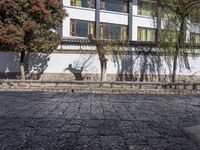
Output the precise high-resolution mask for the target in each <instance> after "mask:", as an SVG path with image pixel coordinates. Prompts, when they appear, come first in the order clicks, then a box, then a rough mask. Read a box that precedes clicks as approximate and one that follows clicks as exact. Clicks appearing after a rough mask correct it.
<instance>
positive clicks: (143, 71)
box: [114, 47, 164, 82]
mask: <svg viewBox="0 0 200 150" xmlns="http://www.w3.org/2000/svg"><path fill="white" fill-rule="evenodd" d="M114 57H115V58H114V59H115V62H117V66H118V67H117V68H118V71H117V72H118V76H117V80H118V81H139V82H143V81H151V82H153V81H155V80H156V81H161V75H160V74H161V72H163V69H164V68H163V67H162V63H161V58H160V56H159V55H156V53H154V49H153V48H151V47H136V48H135V51H134V53H133V51H132V50H131V52H130V53H129V54H124V55H121V56H114Z"/></svg>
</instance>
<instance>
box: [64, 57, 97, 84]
mask: <svg viewBox="0 0 200 150" xmlns="http://www.w3.org/2000/svg"><path fill="white" fill-rule="evenodd" d="M92 63H93V61H92V55H89V56H82V55H80V58H79V60H77V61H74V62H73V63H72V64H69V65H68V67H67V68H65V69H64V71H67V70H68V71H69V72H70V73H72V74H73V75H74V77H75V80H84V79H85V77H86V76H87V74H86V72H87V71H89V70H91V69H92V68H93V67H92V68H91V64H92ZM83 73H84V74H83Z"/></svg>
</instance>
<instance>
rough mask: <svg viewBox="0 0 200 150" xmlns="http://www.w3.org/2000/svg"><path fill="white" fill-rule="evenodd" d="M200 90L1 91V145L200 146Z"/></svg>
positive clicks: (71, 149)
mask: <svg viewBox="0 0 200 150" xmlns="http://www.w3.org/2000/svg"><path fill="white" fill-rule="evenodd" d="M196 124H200V95H142V94H116V95H114V94H74V93H45V92H0V149H1V150H57V149H58V150H199V149H200V147H198V143H195V141H193V140H192V139H191V138H190V137H189V136H187V135H186V134H184V132H183V131H182V128H183V127H187V126H192V125H196Z"/></svg>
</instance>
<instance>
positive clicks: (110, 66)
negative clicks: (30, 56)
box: [45, 53, 200, 75]
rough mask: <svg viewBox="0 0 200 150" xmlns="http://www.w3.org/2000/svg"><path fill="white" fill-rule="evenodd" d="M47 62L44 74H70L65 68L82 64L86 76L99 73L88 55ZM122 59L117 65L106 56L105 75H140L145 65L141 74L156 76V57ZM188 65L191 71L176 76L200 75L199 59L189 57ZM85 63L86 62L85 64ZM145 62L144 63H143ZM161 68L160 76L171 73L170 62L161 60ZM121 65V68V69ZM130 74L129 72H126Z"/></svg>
mask: <svg viewBox="0 0 200 150" xmlns="http://www.w3.org/2000/svg"><path fill="white" fill-rule="evenodd" d="M49 58H50V59H49V61H48V65H47V69H46V70H45V73H70V72H69V71H64V70H65V68H67V67H68V66H69V64H72V66H73V67H74V68H77V69H80V68H81V66H83V64H85V66H84V67H85V69H84V70H83V73H86V74H87V73H88V74H99V73H100V64H99V59H98V56H97V55H90V54H58V53H57V54H51V55H50V56H49ZM121 58H122V59H118V61H119V63H118V64H119V65H118V64H117V61H114V59H113V57H112V56H108V59H109V61H108V63H107V73H108V74H117V72H118V71H120V70H122V68H125V69H124V70H130V69H131V68H133V72H132V73H133V74H141V72H142V69H143V68H144V65H146V67H147V68H146V71H145V72H143V73H145V74H148V73H153V74H157V73H158V70H157V65H158V64H157V63H156V59H157V58H156V57H155V56H152V57H150V58H147V60H146V61H145V59H144V57H143V56H140V57H138V56H121ZM188 60H189V64H190V66H191V70H187V69H179V68H180V67H178V70H177V75H200V67H199V64H200V57H196V58H195V59H193V58H191V57H189V58H188ZM85 61H87V62H86V63H85ZM144 62H146V63H144ZM161 62H162V66H161V67H160V69H159V71H160V74H161V75H168V74H171V72H172V68H171V66H172V64H170V63H172V61H168V62H167V61H166V60H164V57H162V58H161ZM122 64H123V67H122ZM128 73H130V71H129V72H128Z"/></svg>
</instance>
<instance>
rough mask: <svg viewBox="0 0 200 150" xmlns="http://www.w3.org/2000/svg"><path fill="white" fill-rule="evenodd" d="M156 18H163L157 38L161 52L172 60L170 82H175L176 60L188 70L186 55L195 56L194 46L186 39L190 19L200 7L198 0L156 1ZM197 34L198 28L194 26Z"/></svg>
mask: <svg viewBox="0 0 200 150" xmlns="http://www.w3.org/2000/svg"><path fill="white" fill-rule="evenodd" d="M157 2H158V18H159V19H160V18H163V20H164V21H162V23H163V29H161V31H160V32H161V35H160V38H159V46H160V50H161V52H162V53H163V54H164V55H165V56H169V57H172V58H173V60H172V61H173V65H172V79H171V80H172V82H176V72H177V66H178V59H179V58H180V60H183V63H184V66H185V67H186V68H189V64H188V61H186V59H187V58H188V57H187V56H188V53H191V54H195V51H194V50H195V48H196V46H195V44H194V43H193V42H191V39H190V38H188V31H190V29H191V25H194V24H193V23H191V21H190V19H191V18H193V17H196V16H198V15H199V14H198V13H195V11H194V10H195V9H197V8H198V7H200V0H157ZM195 28H197V30H198V32H199V28H198V26H196V27H195Z"/></svg>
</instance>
